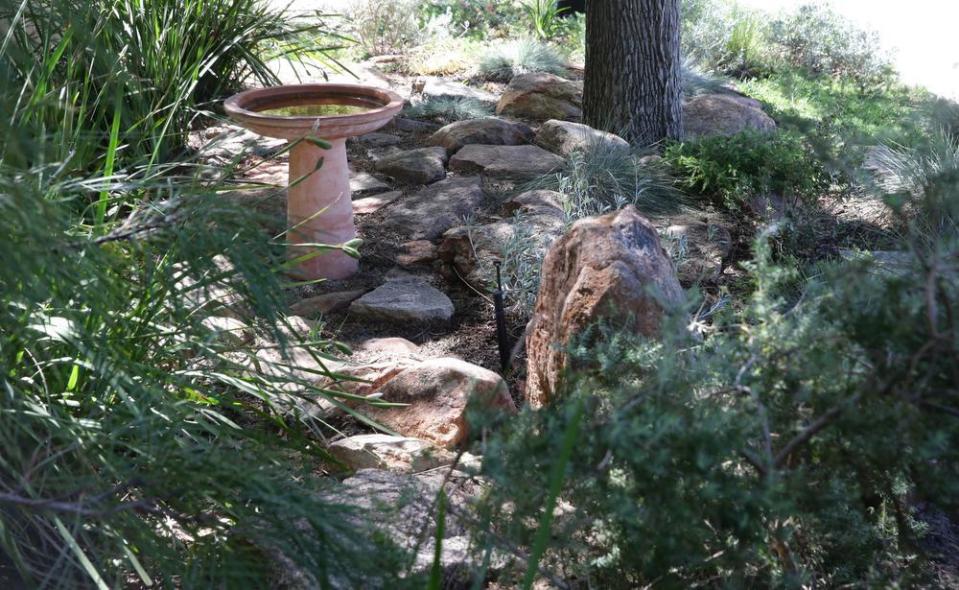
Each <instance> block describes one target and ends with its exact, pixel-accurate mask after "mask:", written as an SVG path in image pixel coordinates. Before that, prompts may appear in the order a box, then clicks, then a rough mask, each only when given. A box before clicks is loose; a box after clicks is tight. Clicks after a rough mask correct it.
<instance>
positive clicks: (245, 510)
mask: <svg viewBox="0 0 959 590" xmlns="http://www.w3.org/2000/svg"><path fill="white" fill-rule="evenodd" d="M0 21H2V22H4V24H5V34H6V37H5V42H4V43H3V44H2V46H0V74H2V75H3V77H4V80H5V85H4V86H3V87H2V88H0V234H2V235H3V236H4V247H3V248H0V301H2V304H0V367H2V370H0V412H2V413H3V419H2V420H0V562H2V563H4V564H8V563H9V564H12V565H13V566H14V568H15V569H16V572H17V573H18V575H19V576H20V577H21V578H22V579H23V582H24V585H26V586H29V587H37V588H78V587H92V588H98V589H105V588H114V587H127V586H160V587H184V588H203V587H222V588H250V587H264V586H267V585H269V584H270V583H271V581H270V580H271V579H272V578H273V577H274V575H275V573H276V570H277V569H279V568H277V567H276V564H280V563H283V564H286V565H284V568H285V569H286V570H288V572H289V571H290V570H292V572H293V573H295V574H296V576H297V577H300V578H305V579H307V580H312V581H314V582H315V583H316V584H317V585H322V586H325V587H329V586H330V585H331V584H333V583H334V580H335V581H336V583H338V584H341V585H345V586H353V587H359V586H363V585H366V584H367V583H369V581H370V580H371V577H372V576H380V579H384V580H385V579H386V578H390V577H391V576H392V574H391V572H394V571H398V569H397V568H396V567H394V563H393V562H392V560H391V559H392V557H391V556H392V555H393V553H392V552H391V550H389V548H388V547H384V546H383V545H382V544H381V543H378V542H374V541H373V540H371V537H370V536H369V535H367V534H365V532H364V531H363V530H361V529H360V528H358V527H359V525H358V524H357V522H358V521H357V520H355V519H354V518H352V517H351V516H350V514H349V512H350V511H349V509H347V508H344V507H343V506H341V505H340V503H339V501H338V500H337V499H336V498H335V495H334V493H333V492H329V491H325V490H327V488H328V486H327V485H326V484H324V482H322V481H320V480H319V479H318V478H317V477H316V475H315V474H316V467H315V462H316V459H317V457H321V456H322V451H321V450H320V449H319V448H318V447H317V444H316V442H315V440H314V439H312V438H310V437H307V433H309V432H313V433H317V434H322V433H323V432H324V428H325V426H324V425H323V423H322V422H320V421H318V420H315V419H314V420H311V419H309V418H308V417H307V416H305V415H302V414H299V415H298V414H297V413H296V412H293V411H290V408H291V405H293V404H295V403H297V402H302V403H305V404H308V403H315V402H316V401H317V400H319V399H321V398H322V399H324V400H327V401H328V402H329V403H331V404H334V405H340V406H343V403H342V401H341V398H338V397H337V395H338V394H336V392H331V391H328V390H325V389H322V388H320V387H318V386H317V385H316V382H317V380H319V379H320V378H322V377H324V376H329V375H331V374H332V373H331V371H330V370H329V366H330V364H329V363H330V361H329V358H330V355H331V354H333V353H335V351H336V348H335V345H334V343H330V342H326V341H322V340H316V339H315V337H313V336H312V335H310V334H297V333H296V332H295V331H292V330H290V328H289V327H288V326H287V327H285V326H284V324H285V323H286V322H285V320H284V316H283V314H282V313H281V311H282V308H283V306H284V301H283V300H284V297H283V291H282V286H283V282H284V281H283V278H282V277H283V275H282V272H281V271H282V268H283V260H284V259H285V253H284V251H283V247H282V245H280V244H277V243H274V242H272V241H271V240H270V239H269V237H268V236H264V235H263V234H262V233H261V232H260V231H258V229H257V228H258V227H260V223H261V220H259V219H257V218H256V217H255V216H253V215H251V214H249V213H248V212H246V211H245V210H243V209H239V208H237V207H235V206H230V201H229V200H228V199H226V198H224V195H223V194H222V188H221V187H219V186H217V185H215V184H213V183H211V182H209V181H205V180H201V179H200V176H199V175H198V176H196V177H194V176H193V175H192V174H191V173H190V171H191V170H192V169H193V167H194V163H192V162H187V161H182V160H176V159H173V160H171V159H168V158H170V157H171V156H172V155H175V154H177V153H178V152H179V151H180V150H181V149H182V143H181V140H182V137H183V132H184V131H185V130H186V128H187V126H188V124H189V122H190V121H191V119H192V118H193V117H194V116H195V111H194V108H195V107H196V106H198V105H200V104H201V103H202V102H203V101H206V100H209V99H211V98H214V97H215V96H216V93H217V92H219V91H221V90H226V89H228V88H230V87H232V86H233V85H235V84H237V83H239V82H240V81H241V80H242V79H243V78H244V77H245V76H246V75H247V73H249V72H253V73H254V74H255V75H261V76H266V77H268V76H269V75H270V74H268V72H267V71H266V70H260V68H261V66H262V61H261V58H260V57H257V56H258V55H260V54H259V50H260V49H261V48H262V47H261V42H263V41H264V40H265V39H268V38H269V39H273V38H275V37H274V34H275V33H276V31H278V30H284V29H285V27H286V25H284V24H283V23H282V17H281V16H280V15H279V13H276V12H274V11H269V10H267V9H265V8H263V7H262V5H261V4H259V3H257V2H251V1H247V0H234V1H222V2H201V1H190V2H186V3H181V2H172V1H171V2H135V1H129V2H127V1H120V0H116V1H101V2H94V3H81V2H74V1H72V0H55V1H51V2H43V3H31V2H16V3H13V2H11V1H10V0H6V1H3V2H0ZM227 316H231V317H230V318H229V319H230V322H231V323H229V324H228V325H227V328H228V330H234V333H230V332H229V331H225V330H224V329H223V326H224V323H225V318H227ZM284 328H285V329H284ZM249 339H254V340H255V341H256V342H260V343H264V344H265V343H268V342H272V343H274V344H272V345H271V346H272V347H273V348H274V350H275V351H276V353H277V354H276V355H274V356H272V357H271V358H268V359H263V358H259V357H258V356H256V354H255V350H253V349H252V348H251V347H249V346H248V345H247V344H246V341H248V340H249ZM293 347H297V348H299V349H300V350H301V352H303V353H305V354H308V355H309V356H311V357H312V359H313V366H314V368H313V369H312V370H309V369H307V370H302V369H301V370H299V371H296V370H294V369H293V367H292V363H291V362H290V361H289V360H286V359H288V358H289V352H290V351H291V350H292V349H293ZM324 367H326V368H324ZM344 409H348V408H345V406H344ZM371 560H372V561H371ZM5 570H6V568H5ZM7 573H9V572H8V571H5V572H4V574H5V575H6V574H7ZM387 583H392V582H387Z"/></svg>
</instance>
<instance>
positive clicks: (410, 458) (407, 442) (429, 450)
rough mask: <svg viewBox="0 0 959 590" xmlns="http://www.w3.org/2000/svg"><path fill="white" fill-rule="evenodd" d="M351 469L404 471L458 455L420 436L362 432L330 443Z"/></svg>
mask: <svg viewBox="0 0 959 590" xmlns="http://www.w3.org/2000/svg"><path fill="white" fill-rule="evenodd" d="M327 450H328V451H329V452H330V454H331V455H333V457H334V458H335V459H336V460H338V461H339V462H341V463H343V465H344V466H346V467H347V468H349V469H350V470H353V471H356V470H359V469H388V470H390V471H396V472H401V473H409V472H411V471H425V470H427V469H434V468H436V467H440V466H443V465H450V464H451V463H452V462H453V459H454V458H455V455H454V454H453V453H451V452H450V451H447V450H445V449H439V448H436V447H435V446H433V445H432V444H430V443H428V442H426V441H423V440H419V439H416V438H409V437H405V436H391V435H388V434H361V435H357V436H350V437H347V438H344V439H340V440H338V441H334V442H333V443H332V444H330V446H329V447H327Z"/></svg>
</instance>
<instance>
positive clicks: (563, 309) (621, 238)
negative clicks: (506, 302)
mask: <svg viewBox="0 0 959 590" xmlns="http://www.w3.org/2000/svg"><path fill="white" fill-rule="evenodd" d="M682 299H683V291H682V288H681V287H680V286H679V281H678V280H677V279H676V271H675V269H674V268H673V264H672V262H671V261H670V259H669V256H668V254H667V253H666V252H665V251H664V250H663V248H662V246H661V245H660V242H659V236H658V235H657V234H656V229H655V228H654V227H653V225H652V224H651V223H650V222H649V221H647V220H646V219H645V218H644V217H642V216H641V215H640V214H639V213H638V212H637V211H636V208H635V207H633V206H631V205H630V206H628V207H626V208H624V209H622V210H621V211H617V212H614V213H610V214H607V215H603V216H600V217H593V218H587V219H582V220H580V221H578V222H576V223H575V224H574V225H573V227H572V229H570V231H569V233H567V234H566V235H565V236H563V237H562V238H560V239H559V240H557V241H556V242H555V243H554V244H553V246H552V247H551V248H550V250H549V252H548V253H547V255H546V258H545V260H544V261H543V272H542V279H541V284H540V289H539V295H538V297H537V299H536V306H535V309H534V311H533V318H532V319H531V320H530V322H529V325H528V327H527V330H526V352H527V380H526V398H527V401H528V402H529V404H530V405H531V406H533V407H540V406H543V405H544V404H546V403H549V402H550V401H551V400H552V399H553V398H554V397H555V396H556V395H557V387H558V385H559V380H560V377H561V375H562V372H563V370H564V369H566V368H567V365H568V360H569V359H568V358H567V354H566V352H565V351H566V349H567V346H568V345H569V344H570V343H571V340H572V339H574V338H575V337H577V336H578V335H580V334H582V332H583V331H584V330H585V329H586V328H588V327H590V326H593V325H595V324H596V323H597V322H601V321H604V320H612V321H615V323H616V325H617V326H619V327H621V328H622V329H628V330H630V331H632V332H634V333H638V334H641V335H643V336H648V337H653V336H656V335H657V334H658V333H659V330H660V325H661V322H662V318H663V315H664V307H666V308H669V307H672V306H677V305H679V304H680V303H681V302H682Z"/></svg>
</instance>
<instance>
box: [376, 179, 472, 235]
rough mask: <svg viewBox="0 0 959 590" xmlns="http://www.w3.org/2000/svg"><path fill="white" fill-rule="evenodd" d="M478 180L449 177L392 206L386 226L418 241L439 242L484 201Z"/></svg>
mask: <svg viewBox="0 0 959 590" xmlns="http://www.w3.org/2000/svg"><path fill="white" fill-rule="evenodd" d="M484 198H485V195H484V193H483V188H482V186H481V185H480V180H479V179H478V178H447V179H446V180H441V181H440V182H437V183H435V184H433V185H430V186H428V187H425V188H423V189H420V190H419V191H417V192H416V193H413V194H411V195H407V196H406V197H405V198H403V199H400V200H399V201H396V202H395V203H393V204H392V205H390V207H389V209H388V210H387V212H388V213H389V215H388V217H387V219H386V220H385V223H387V224H389V226H390V227H392V228H393V229H394V230H395V231H396V232H398V233H400V234H402V235H406V236H409V237H410V238H412V239H415V240H421V239H425V240H435V239H436V238H438V237H440V236H441V235H442V234H443V232H444V231H446V230H447V229H449V228H451V227H453V226H454V225H458V224H460V223H462V220H463V218H464V217H465V216H467V215H469V214H471V213H472V212H473V211H474V210H476V209H477V208H478V207H479V206H480V204H481V203H482V202H483V199H484Z"/></svg>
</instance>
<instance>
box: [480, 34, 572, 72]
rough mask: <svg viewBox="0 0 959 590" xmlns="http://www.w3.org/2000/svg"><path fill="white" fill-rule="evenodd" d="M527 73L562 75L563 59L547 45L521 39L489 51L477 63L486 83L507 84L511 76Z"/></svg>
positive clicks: (564, 62)
mask: <svg viewBox="0 0 959 590" xmlns="http://www.w3.org/2000/svg"><path fill="white" fill-rule="evenodd" d="M530 72H547V73H550V74H557V75H563V74H565V72H566V60H565V59H564V58H563V56H562V55H560V53H559V52H558V51H556V50H555V49H554V48H553V47H551V46H550V45H547V44H546V43H543V42H541V41H537V40H535V39H520V40H518V41H511V42H509V43H506V44H503V45H499V46H496V47H495V48H494V49H491V50H489V52H488V53H486V55H484V56H483V59H482V60H481V61H480V63H479V75H480V77H481V78H483V79H485V80H493V81H498V82H509V81H510V80H511V79H512V78H513V76H516V75H518V74H527V73H530Z"/></svg>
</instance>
